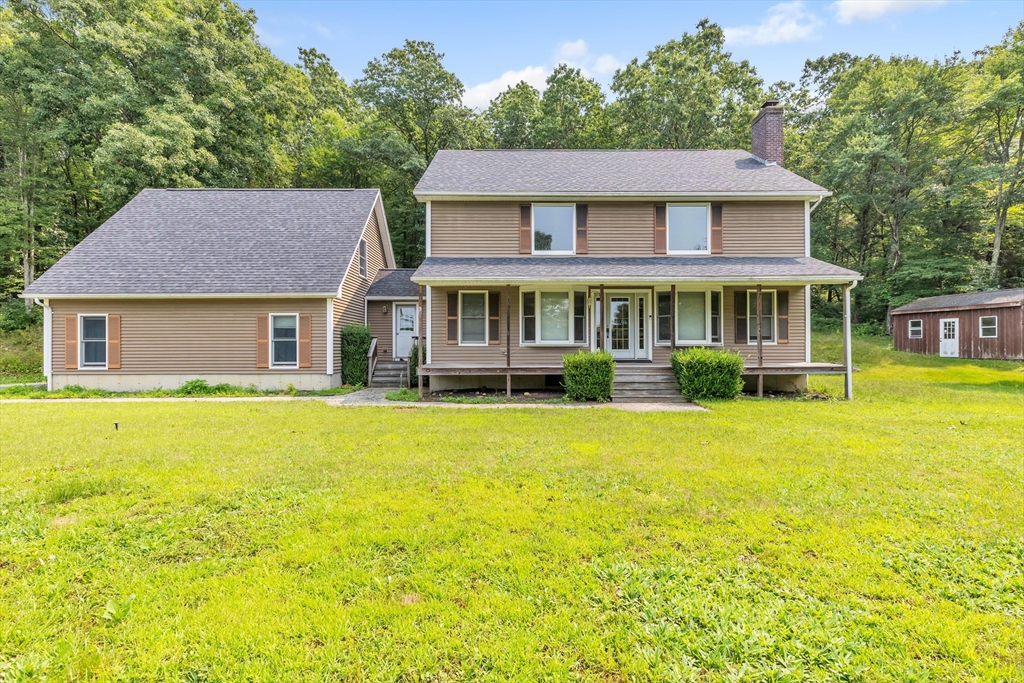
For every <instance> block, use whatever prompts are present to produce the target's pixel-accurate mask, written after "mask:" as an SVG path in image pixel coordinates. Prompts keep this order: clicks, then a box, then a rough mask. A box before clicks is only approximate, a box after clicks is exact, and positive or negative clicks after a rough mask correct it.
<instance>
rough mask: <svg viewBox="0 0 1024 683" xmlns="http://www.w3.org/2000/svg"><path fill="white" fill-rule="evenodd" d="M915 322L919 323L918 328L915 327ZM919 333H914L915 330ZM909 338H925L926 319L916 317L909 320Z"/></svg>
mask: <svg viewBox="0 0 1024 683" xmlns="http://www.w3.org/2000/svg"><path fill="white" fill-rule="evenodd" d="M914 323H919V326H918V328H917V330H915V329H914ZM915 331H916V332H917V334H914V332H915ZM907 339H924V320H923V319H921V318H914V319H912V320H908V321H907Z"/></svg>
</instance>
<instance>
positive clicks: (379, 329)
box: [366, 301, 395, 360]
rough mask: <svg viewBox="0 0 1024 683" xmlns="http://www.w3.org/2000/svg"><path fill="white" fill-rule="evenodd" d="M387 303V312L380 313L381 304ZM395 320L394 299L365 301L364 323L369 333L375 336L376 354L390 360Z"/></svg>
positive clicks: (392, 350)
mask: <svg viewBox="0 0 1024 683" xmlns="http://www.w3.org/2000/svg"><path fill="white" fill-rule="evenodd" d="M385 303H386V304H387V305H388V312H387V313H381V306H383V305H384V304H385ZM394 320H395V302H394V301H367V302H366V324H367V325H368V326H369V328H370V334H372V335H373V336H374V337H376V338H377V356H378V358H384V359H387V360H390V359H391V357H392V354H393V352H394V349H393V348H392V339H393V336H392V333H393V329H394Z"/></svg>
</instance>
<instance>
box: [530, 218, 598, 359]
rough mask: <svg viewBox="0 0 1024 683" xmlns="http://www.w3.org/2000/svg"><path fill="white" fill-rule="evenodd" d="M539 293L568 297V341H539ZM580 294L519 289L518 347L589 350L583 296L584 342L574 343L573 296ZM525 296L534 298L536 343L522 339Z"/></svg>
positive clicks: (586, 306) (585, 302) (545, 289)
mask: <svg viewBox="0 0 1024 683" xmlns="http://www.w3.org/2000/svg"><path fill="white" fill-rule="evenodd" d="M559 206H564V205H563V204H559ZM541 292H546V293H548V294H566V295H568V297H569V339H568V341H541V339H540V336H541V329H540V325H541V321H540V314H539V311H540V295H541ZM580 292H583V293H584V294H586V292H584V290H581V289H560V288H558V287H541V288H537V289H534V288H532V287H527V288H526V289H523V288H520V289H519V345H520V346H525V347H533V346H549V347H550V346H561V347H565V348H574V349H583V348H589V347H590V342H589V337H590V335H589V334H588V330H589V329H590V313H589V311H588V310H587V309H588V308H590V307H589V306H588V305H587V304H588V301H589V297H587V296H584V298H583V337H584V341H581V342H577V341H575V338H576V296H575V295H576V294H577V293H580ZM525 294H533V295H534V297H536V298H535V299H534V307H535V310H536V311H537V315H536V316H535V317H536V319H537V322H536V327H535V332H536V334H537V339H536V341H531V342H528V341H525V340H524V339H523V332H524V331H525V328H526V326H525V325H524V324H523V318H524V311H525V310H526V309H525V308H524V306H523V296H524V295H525Z"/></svg>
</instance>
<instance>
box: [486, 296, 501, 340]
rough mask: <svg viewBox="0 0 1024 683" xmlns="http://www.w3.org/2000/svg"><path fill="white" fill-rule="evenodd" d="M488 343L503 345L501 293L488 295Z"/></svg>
mask: <svg viewBox="0 0 1024 683" xmlns="http://www.w3.org/2000/svg"><path fill="white" fill-rule="evenodd" d="M487 343H488V344H500V343H501V292H488V294H487Z"/></svg>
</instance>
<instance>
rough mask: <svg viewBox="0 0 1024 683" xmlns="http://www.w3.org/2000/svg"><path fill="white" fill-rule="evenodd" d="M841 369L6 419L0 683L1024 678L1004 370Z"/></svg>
mask: <svg viewBox="0 0 1024 683" xmlns="http://www.w3.org/2000/svg"><path fill="white" fill-rule="evenodd" d="M820 342H821V344H820V346H819V347H818V348H816V350H815V357H816V359H822V358H830V359H834V358H835V357H836V354H837V352H838V342H837V340H836V339H835V338H834V337H829V336H824V337H820ZM855 362H856V363H858V364H859V365H860V366H861V367H862V368H863V370H862V372H861V373H859V374H858V376H857V378H856V391H857V400H856V401H854V402H851V403H847V402H844V401H822V400H771V399H767V400H757V399H741V400H739V401H735V402H729V403H719V404H714V405H712V406H711V410H710V411H708V412H697V413H693V412H687V413H628V412H621V411H618V410H614V409H606V408H599V409H592V410H591V409H587V410H555V409H480V410H469V409H464V410H452V409H444V408H423V407H412V406H396V407H394V408H392V407H388V408H334V407H329V406H327V405H324V404H323V403H321V402H319V401H303V402H286V403H281V402H259V403H253V402H249V403H241V402H239V403H89V402H82V403H75V404H46V403H35V404H4V405H0V446H2V449H0V452H2V459H0V680H23V679H24V680H33V679H34V678H33V677H35V678H38V679H39V680H42V679H43V678H44V677H45V679H46V680H58V681H63V680H92V679H96V680H115V679H116V680H183V681H227V680H254V681H257V680H258V681H283V680H356V681H361V680H374V681H376V680H389V681H394V680H401V681H453V680H454V681H458V680H510V679H511V680H537V679H545V680H595V681H609V680H659V681H660V680H699V681H715V680H750V681H763V680H774V681H790V680H794V681H795V680H842V681H848V680H863V681H877V680H900V681H905V680H921V681H926V680H927V681H963V680H1021V679H1022V678H1024V493H1022V492H1024V445H1022V444H1024V376H1022V368H1021V365H1020V364H1012V363H978V362H971V361H946V360H939V359H933V358H924V357H920V356H910V355H906V354H897V353H893V352H891V351H887V350H886V349H885V348H884V343H882V342H869V341H858V343H857V347H856V356H855ZM814 387H815V388H816V389H818V390H827V391H830V392H832V393H837V392H838V393H841V390H842V384H841V380H840V379H838V378H824V379H816V380H815V381H814ZM115 421H117V422H118V423H119V429H118V430H117V431H115V430H114V428H113V423H114V422H115Z"/></svg>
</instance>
